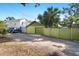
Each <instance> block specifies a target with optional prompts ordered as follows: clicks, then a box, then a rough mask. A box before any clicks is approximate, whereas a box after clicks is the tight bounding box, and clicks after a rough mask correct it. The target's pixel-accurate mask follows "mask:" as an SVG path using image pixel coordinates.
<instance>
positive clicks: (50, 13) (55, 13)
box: [37, 7, 60, 27]
mask: <svg viewBox="0 0 79 59" xmlns="http://www.w3.org/2000/svg"><path fill="white" fill-rule="evenodd" d="M59 14H60V10H59V9H58V8H53V7H49V8H47V10H46V11H45V12H44V13H43V15H41V14H39V15H38V17H37V18H38V19H39V21H40V23H41V24H43V25H44V26H45V27H56V26H57V23H58V22H59Z"/></svg>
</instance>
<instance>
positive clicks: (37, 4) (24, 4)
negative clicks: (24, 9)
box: [20, 3, 40, 8]
mask: <svg viewBox="0 0 79 59" xmlns="http://www.w3.org/2000/svg"><path fill="white" fill-rule="evenodd" d="M20 4H21V5H23V6H26V4H29V3H20ZM38 6H40V4H39V3H35V5H34V7H35V8H36V7H38Z"/></svg>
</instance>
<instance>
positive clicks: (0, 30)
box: [0, 28, 8, 35]
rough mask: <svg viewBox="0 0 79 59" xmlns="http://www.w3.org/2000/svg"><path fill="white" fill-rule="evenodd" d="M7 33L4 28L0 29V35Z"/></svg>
mask: <svg viewBox="0 0 79 59" xmlns="http://www.w3.org/2000/svg"><path fill="white" fill-rule="evenodd" d="M7 32H8V31H7V29H6V28H0V34H2V35H4V34H6V33H7Z"/></svg>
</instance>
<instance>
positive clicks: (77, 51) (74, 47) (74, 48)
mask: <svg viewBox="0 0 79 59" xmlns="http://www.w3.org/2000/svg"><path fill="white" fill-rule="evenodd" d="M7 36H8V37H11V38H13V39H14V40H16V41H53V42H57V43H63V44H65V45H66V49H65V51H64V52H65V54H66V55H68V56H79V42H76V41H68V40H63V39H56V38H50V37H46V36H42V35H36V34H20V33H13V34H8V35H7Z"/></svg>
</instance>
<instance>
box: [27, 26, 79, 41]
mask: <svg viewBox="0 0 79 59" xmlns="http://www.w3.org/2000/svg"><path fill="white" fill-rule="evenodd" d="M27 33H35V34H42V35H46V36H50V37H55V38H62V39H70V40H79V29H78V28H44V27H31V28H29V29H28V30H27Z"/></svg>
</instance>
